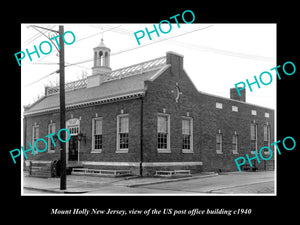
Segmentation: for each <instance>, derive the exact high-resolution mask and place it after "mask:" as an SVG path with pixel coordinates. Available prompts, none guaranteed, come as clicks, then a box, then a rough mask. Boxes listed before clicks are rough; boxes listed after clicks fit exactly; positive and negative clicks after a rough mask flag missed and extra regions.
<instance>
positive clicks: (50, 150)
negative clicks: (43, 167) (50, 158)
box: [47, 123, 56, 153]
mask: <svg viewBox="0 0 300 225" xmlns="http://www.w3.org/2000/svg"><path fill="white" fill-rule="evenodd" d="M53 126H54V129H53ZM50 128H51V129H50ZM53 132H56V123H49V124H48V134H52V133H53ZM52 138H53V136H52ZM47 139H48V140H47V143H48V153H54V152H55V146H54V149H51V144H52V140H51V137H47Z"/></svg>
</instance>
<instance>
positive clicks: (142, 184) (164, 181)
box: [126, 173, 219, 187]
mask: <svg viewBox="0 0 300 225" xmlns="http://www.w3.org/2000/svg"><path fill="white" fill-rule="evenodd" d="M218 175H219V174H218V173H212V174H207V175H198V176H189V177H180V178H169V180H159V181H149V182H144V183H139V184H128V185H126V186H127V187H139V186H144V185H150V184H161V183H171V182H176V181H182V180H193V179H199V178H207V177H215V176H218Z"/></svg>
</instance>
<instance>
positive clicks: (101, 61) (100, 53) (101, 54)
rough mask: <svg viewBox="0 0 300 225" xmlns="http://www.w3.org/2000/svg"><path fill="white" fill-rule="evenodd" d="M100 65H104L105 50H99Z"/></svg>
mask: <svg viewBox="0 0 300 225" xmlns="http://www.w3.org/2000/svg"><path fill="white" fill-rule="evenodd" d="M99 66H103V52H102V51H100V52H99Z"/></svg>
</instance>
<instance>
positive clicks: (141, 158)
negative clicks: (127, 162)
mask: <svg viewBox="0 0 300 225" xmlns="http://www.w3.org/2000/svg"><path fill="white" fill-rule="evenodd" d="M143 127H144V99H143V96H142V97H141V126H140V129H141V130H140V150H141V151H140V176H141V177H142V176H143V138H144V133H143Z"/></svg>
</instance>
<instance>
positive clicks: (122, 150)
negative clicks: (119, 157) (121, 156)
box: [116, 149, 128, 153]
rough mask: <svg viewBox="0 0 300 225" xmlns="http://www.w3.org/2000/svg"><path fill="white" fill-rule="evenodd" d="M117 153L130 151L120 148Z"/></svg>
mask: <svg viewBox="0 0 300 225" xmlns="http://www.w3.org/2000/svg"><path fill="white" fill-rule="evenodd" d="M116 153H128V149H118V150H117V151H116Z"/></svg>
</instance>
